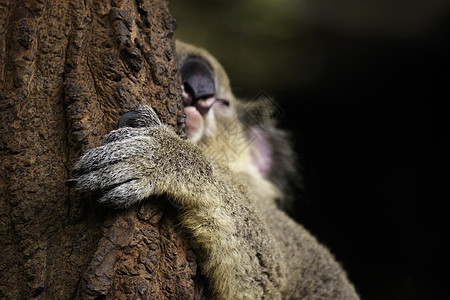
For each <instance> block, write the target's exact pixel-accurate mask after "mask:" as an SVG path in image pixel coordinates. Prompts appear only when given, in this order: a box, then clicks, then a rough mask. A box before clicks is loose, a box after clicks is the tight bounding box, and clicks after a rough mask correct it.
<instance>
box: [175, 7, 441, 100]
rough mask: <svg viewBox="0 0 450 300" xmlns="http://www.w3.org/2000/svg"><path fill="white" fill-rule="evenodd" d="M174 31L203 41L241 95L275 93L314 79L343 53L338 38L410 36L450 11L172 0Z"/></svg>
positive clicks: (428, 28)
mask: <svg viewBox="0 0 450 300" xmlns="http://www.w3.org/2000/svg"><path fill="white" fill-rule="evenodd" d="M169 8H170V10H171V13H172V14H173V15H174V17H175V18H176V19H177V21H178V29H177V30H176V32H175V36H176V38H178V39H181V40H184V41H186V42H189V43H192V44H195V45H199V46H202V47H204V48H206V49H208V50H209V51H210V52H211V53H213V55H215V56H216V57H218V59H219V60H220V61H221V62H222V64H223V65H224V66H225V68H226V69H227V71H228V72H229V74H230V77H231V82H232V85H233V88H234V89H235V92H236V93H237V94H238V95H241V96H242V95H243V96H247V97H252V96H253V95H255V94H256V93H257V92H258V91H260V90H262V89H264V90H267V91H268V92H269V93H273V94H278V93H286V92H287V91H295V90H296V89H298V88H301V87H302V86H305V85H308V84H310V83H311V82H317V81H318V80H319V79H320V76H321V75H322V74H323V72H324V70H325V69H326V68H327V67H328V66H329V65H330V64H333V62H334V61H336V60H340V59H341V57H342V56H345V55H346V53H345V51H343V50H342V49H341V48H340V45H339V43H340V42H339V40H340V39H344V40H349V39H364V40H374V41H377V40H380V39H381V40H383V39H384V40H395V39H415V38H418V37H420V36H423V35H426V34H427V33H428V32H430V31H432V30H433V29H434V28H435V27H436V26H439V21H440V20H441V18H442V17H443V16H446V15H448V13H449V11H450V9H449V8H450V3H449V1H444V0H437V1H424V0H409V1H407V0H363V1H360V0H359V1H357V0H343V1H335V0H314V1H313V0H278V1H276V0H216V1H206V0H191V1H182V0H172V1H170V3H169ZM348 55H354V53H352V52H351V51H350V52H348Z"/></svg>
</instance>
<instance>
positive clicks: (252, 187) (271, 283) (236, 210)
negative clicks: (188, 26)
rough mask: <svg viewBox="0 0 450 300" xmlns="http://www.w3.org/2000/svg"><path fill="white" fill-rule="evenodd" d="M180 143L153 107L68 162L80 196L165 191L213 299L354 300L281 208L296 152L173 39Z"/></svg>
mask: <svg viewBox="0 0 450 300" xmlns="http://www.w3.org/2000/svg"><path fill="white" fill-rule="evenodd" d="M176 50H177V57H178V61H179V71H180V76H181V82H182V91H183V103H184V111H185V114H186V131H187V140H186V139H182V138H180V137H179V136H177V135H176V134H175V133H174V131H173V130H172V129H171V128H169V127H168V126H166V125H164V124H162V123H161V121H160V120H159V118H158V116H157V115H156V113H155V112H154V111H153V109H152V108H151V107H148V106H141V107H139V108H137V109H136V110H134V111H131V112H128V113H125V114H124V115H123V116H122V117H121V119H120V121H119V128H118V129H117V130H114V131H112V132H111V133H109V134H108V135H107V136H106V137H105V141H104V144H103V145H102V146H99V147H97V148H94V149H91V150H90V151H88V152H87V153H85V154H84V155H83V156H82V157H81V158H80V159H79V161H78V162H77V163H76V164H75V168H74V169H75V170H74V177H75V180H76V189H77V190H78V191H82V192H86V191H91V192H92V191H95V192H97V193H98V194H99V195H100V196H99V199H98V201H99V202H100V203H103V204H105V205H108V206H111V207H115V208H118V209H126V208H128V207H130V206H132V205H135V204H136V203H139V202H141V201H146V199H147V198H149V197H151V196H155V195H166V196H168V197H169V198H170V200H171V201H172V202H173V203H174V205H175V206H176V207H177V213H178V215H177V217H178V219H179V222H180V224H181V226H182V228H183V229H184V230H185V231H186V232H187V233H188V236H189V237H190V243H192V246H193V248H194V249H195V251H196V253H197V256H198V260H199V266H200V272H201V273H202V274H203V275H204V276H205V278H206V279H207V285H208V291H209V292H208V293H209V295H208V298H211V299H310V300H311V299H346V300H348V299H359V297H358V295H357V293H356V291H355V288H354V287H353V285H352V284H351V283H350V282H349V280H348V278H347V275H346V273H345V271H344V270H343V269H342V267H341V266H340V265H339V264H338V263H337V262H336V261H335V259H334V258H333V256H332V254H330V252H329V251H328V250H327V249H326V248H325V247H324V246H322V245H321V244H320V243H319V242H318V241H317V240H316V239H315V238H314V237H313V236H312V235H311V234H310V233H309V232H308V231H307V230H305V229H304V228H303V227H302V226H301V225H299V224H298V223H296V222H295V221H293V220H292V219H291V218H290V217H289V216H288V215H287V214H286V213H285V212H284V211H283V210H282V209H281V208H280V207H281V206H280V203H282V201H281V202H280V201H279V200H282V199H284V198H286V197H287V196H288V195H287V192H286V191H287V190H286V184H285V183H286V182H288V181H289V180H290V179H289V177H290V176H294V174H295V170H294V168H293V167H292V163H291V159H293V151H292V149H291V148H290V146H289V142H288V140H287V137H286V134H285V133H284V132H283V131H281V130H280V129H277V128H276V127H275V122H274V121H273V120H272V119H271V118H270V113H268V112H270V107H267V105H264V104H262V103H258V102H255V103H250V104H248V103H244V102H243V101H240V100H238V99H236V97H235V96H234V94H233V93H232V91H231V87H230V82H229V79H228V76H227V74H226V73H225V71H224V69H223V67H222V66H221V65H220V64H219V62H218V61H217V60H216V59H215V58H214V57H213V56H212V55H211V54H209V53H208V52H207V51H205V50H203V49H200V48H197V47H194V46H191V45H188V44H185V43H183V42H179V41H177V43H176Z"/></svg>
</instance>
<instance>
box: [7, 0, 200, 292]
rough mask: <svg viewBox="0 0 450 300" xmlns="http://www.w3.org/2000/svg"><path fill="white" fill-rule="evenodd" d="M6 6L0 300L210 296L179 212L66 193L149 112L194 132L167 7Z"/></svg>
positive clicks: (33, 2)
mask: <svg viewBox="0 0 450 300" xmlns="http://www.w3.org/2000/svg"><path fill="white" fill-rule="evenodd" d="M0 1H1V2H0V152H1V163H0V186H1V189H0V245H1V251H2V259H1V260H0V278H1V280H0V298H2V299H3V298H6V299H29V298H35V299H72V298H76V299H78V298H83V299H95V298H102V299H104V298H106V299H198V298H200V297H201V294H202V284H201V282H200V281H199V279H198V276H196V260H195V255H194V253H193V252H192V251H191V250H189V249H188V246H187V244H186V242H185V239H184V238H183V236H182V234H180V233H181V231H180V229H179V228H178V227H177V226H176V219H175V217H174V216H173V215H172V214H171V210H170V206H169V204H167V203H165V202H164V201H163V200H161V199H159V201H158V199H156V201H151V202H147V203H144V204H142V205H140V206H139V207H134V208H132V209H129V210H127V211H118V210H112V209H109V208H106V207H104V206H100V205H98V204H96V203H95V201H93V199H91V198H93V197H90V198H86V197H84V198H81V197H80V196H79V195H77V194H75V193H74V192H73V190H71V189H70V188H68V187H67V186H66V185H65V182H66V180H67V179H69V178H70V171H71V167H72V165H73V163H74V161H75V160H76V159H77V158H78V157H79V156H80V154H81V153H82V152H84V151H85V150H87V149H89V148H91V147H94V146H98V145H100V144H101V143H102V137H103V136H104V135H105V134H106V133H108V132H109V131H111V130H112V129H114V128H115V127H116V124H117V121H118V119H119V116H120V115H121V114H122V113H123V112H125V111H128V110H130V109H132V108H135V107H136V106H138V105H139V104H142V103H143V104H151V105H152V107H153V108H154V109H155V110H156V112H157V113H158V115H159V116H160V118H161V119H162V120H163V121H164V122H166V123H167V124H169V125H170V126H172V127H173V128H174V130H176V131H177V132H179V133H180V135H183V134H184V120H183V111H182V107H181V102H180V101H179V99H181V98H180V94H181V91H180V89H179V85H178V80H177V77H176V71H177V62H176V58H175V52H174V40H173V37H172V34H173V31H174V29H175V27H176V23H175V20H174V19H173V17H172V16H171V15H170V14H169V12H168V8H167V2H166V1H165V0H157V1H150V0H134V1H132V0H86V1H69V0H50V1H42V0H22V1H16V0H10V1H4V0H0Z"/></svg>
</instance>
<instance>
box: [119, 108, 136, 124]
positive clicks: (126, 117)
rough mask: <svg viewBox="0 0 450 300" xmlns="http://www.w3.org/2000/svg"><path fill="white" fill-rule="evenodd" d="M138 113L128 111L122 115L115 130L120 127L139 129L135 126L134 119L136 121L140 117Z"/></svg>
mask: <svg viewBox="0 0 450 300" xmlns="http://www.w3.org/2000/svg"><path fill="white" fill-rule="evenodd" d="M140 115H141V114H140V113H139V112H138V111H136V110H130V111H128V112H126V113H124V114H123V115H122V116H121V117H120V119H119V123H118V124H117V128H122V127H126V126H128V127H139V126H136V125H137V124H136V119H138V118H139V117H140Z"/></svg>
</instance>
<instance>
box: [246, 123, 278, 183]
mask: <svg viewBox="0 0 450 300" xmlns="http://www.w3.org/2000/svg"><path fill="white" fill-rule="evenodd" d="M252 139H253V145H252V146H253V148H252V159H253V164H254V165H255V166H256V168H257V169H258V171H259V172H260V173H261V175H263V176H264V177H266V176H267V175H268V174H269V172H270V169H271V167H272V155H273V150H272V148H271V147H270V143H269V141H268V139H267V137H266V136H264V133H263V132H262V131H261V130H260V129H257V128H252V129H250V140H252Z"/></svg>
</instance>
